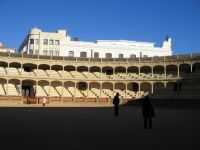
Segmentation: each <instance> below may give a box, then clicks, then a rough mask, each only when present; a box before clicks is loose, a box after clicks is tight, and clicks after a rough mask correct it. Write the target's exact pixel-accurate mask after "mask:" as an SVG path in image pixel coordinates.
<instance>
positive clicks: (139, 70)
mask: <svg viewBox="0 0 200 150" xmlns="http://www.w3.org/2000/svg"><path fill="white" fill-rule="evenodd" d="M138 73H139V78H140V67H139V68H138Z"/></svg>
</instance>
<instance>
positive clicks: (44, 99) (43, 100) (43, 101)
mask: <svg viewBox="0 0 200 150" xmlns="http://www.w3.org/2000/svg"><path fill="white" fill-rule="evenodd" d="M46 102H47V99H46V97H43V99H42V104H43V107H44V106H45V104H46Z"/></svg>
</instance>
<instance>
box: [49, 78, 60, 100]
mask: <svg viewBox="0 0 200 150" xmlns="http://www.w3.org/2000/svg"><path fill="white" fill-rule="evenodd" d="M61 95H62V82H60V81H52V82H51V87H50V96H53V97H60V96H61Z"/></svg>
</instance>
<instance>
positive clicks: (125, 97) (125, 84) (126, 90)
mask: <svg viewBox="0 0 200 150" xmlns="http://www.w3.org/2000/svg"><path fill="white" fill-rule="evenodd" d="M125 86H126V89H125V91H126V92H125V98H127V86H128V85H127V83H126V84H125Z"/></svg>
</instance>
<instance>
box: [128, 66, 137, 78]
mask: <svg viewBox="0 0 200 150" xmlns="http://www.w3.org/2000/svg"><path fill="white" fill-rule="evenodd" d="M138 76H139V68H138V67H136V66H131V67H128V68H127V78H129V79H137V78H138Z"/></svg>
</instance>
